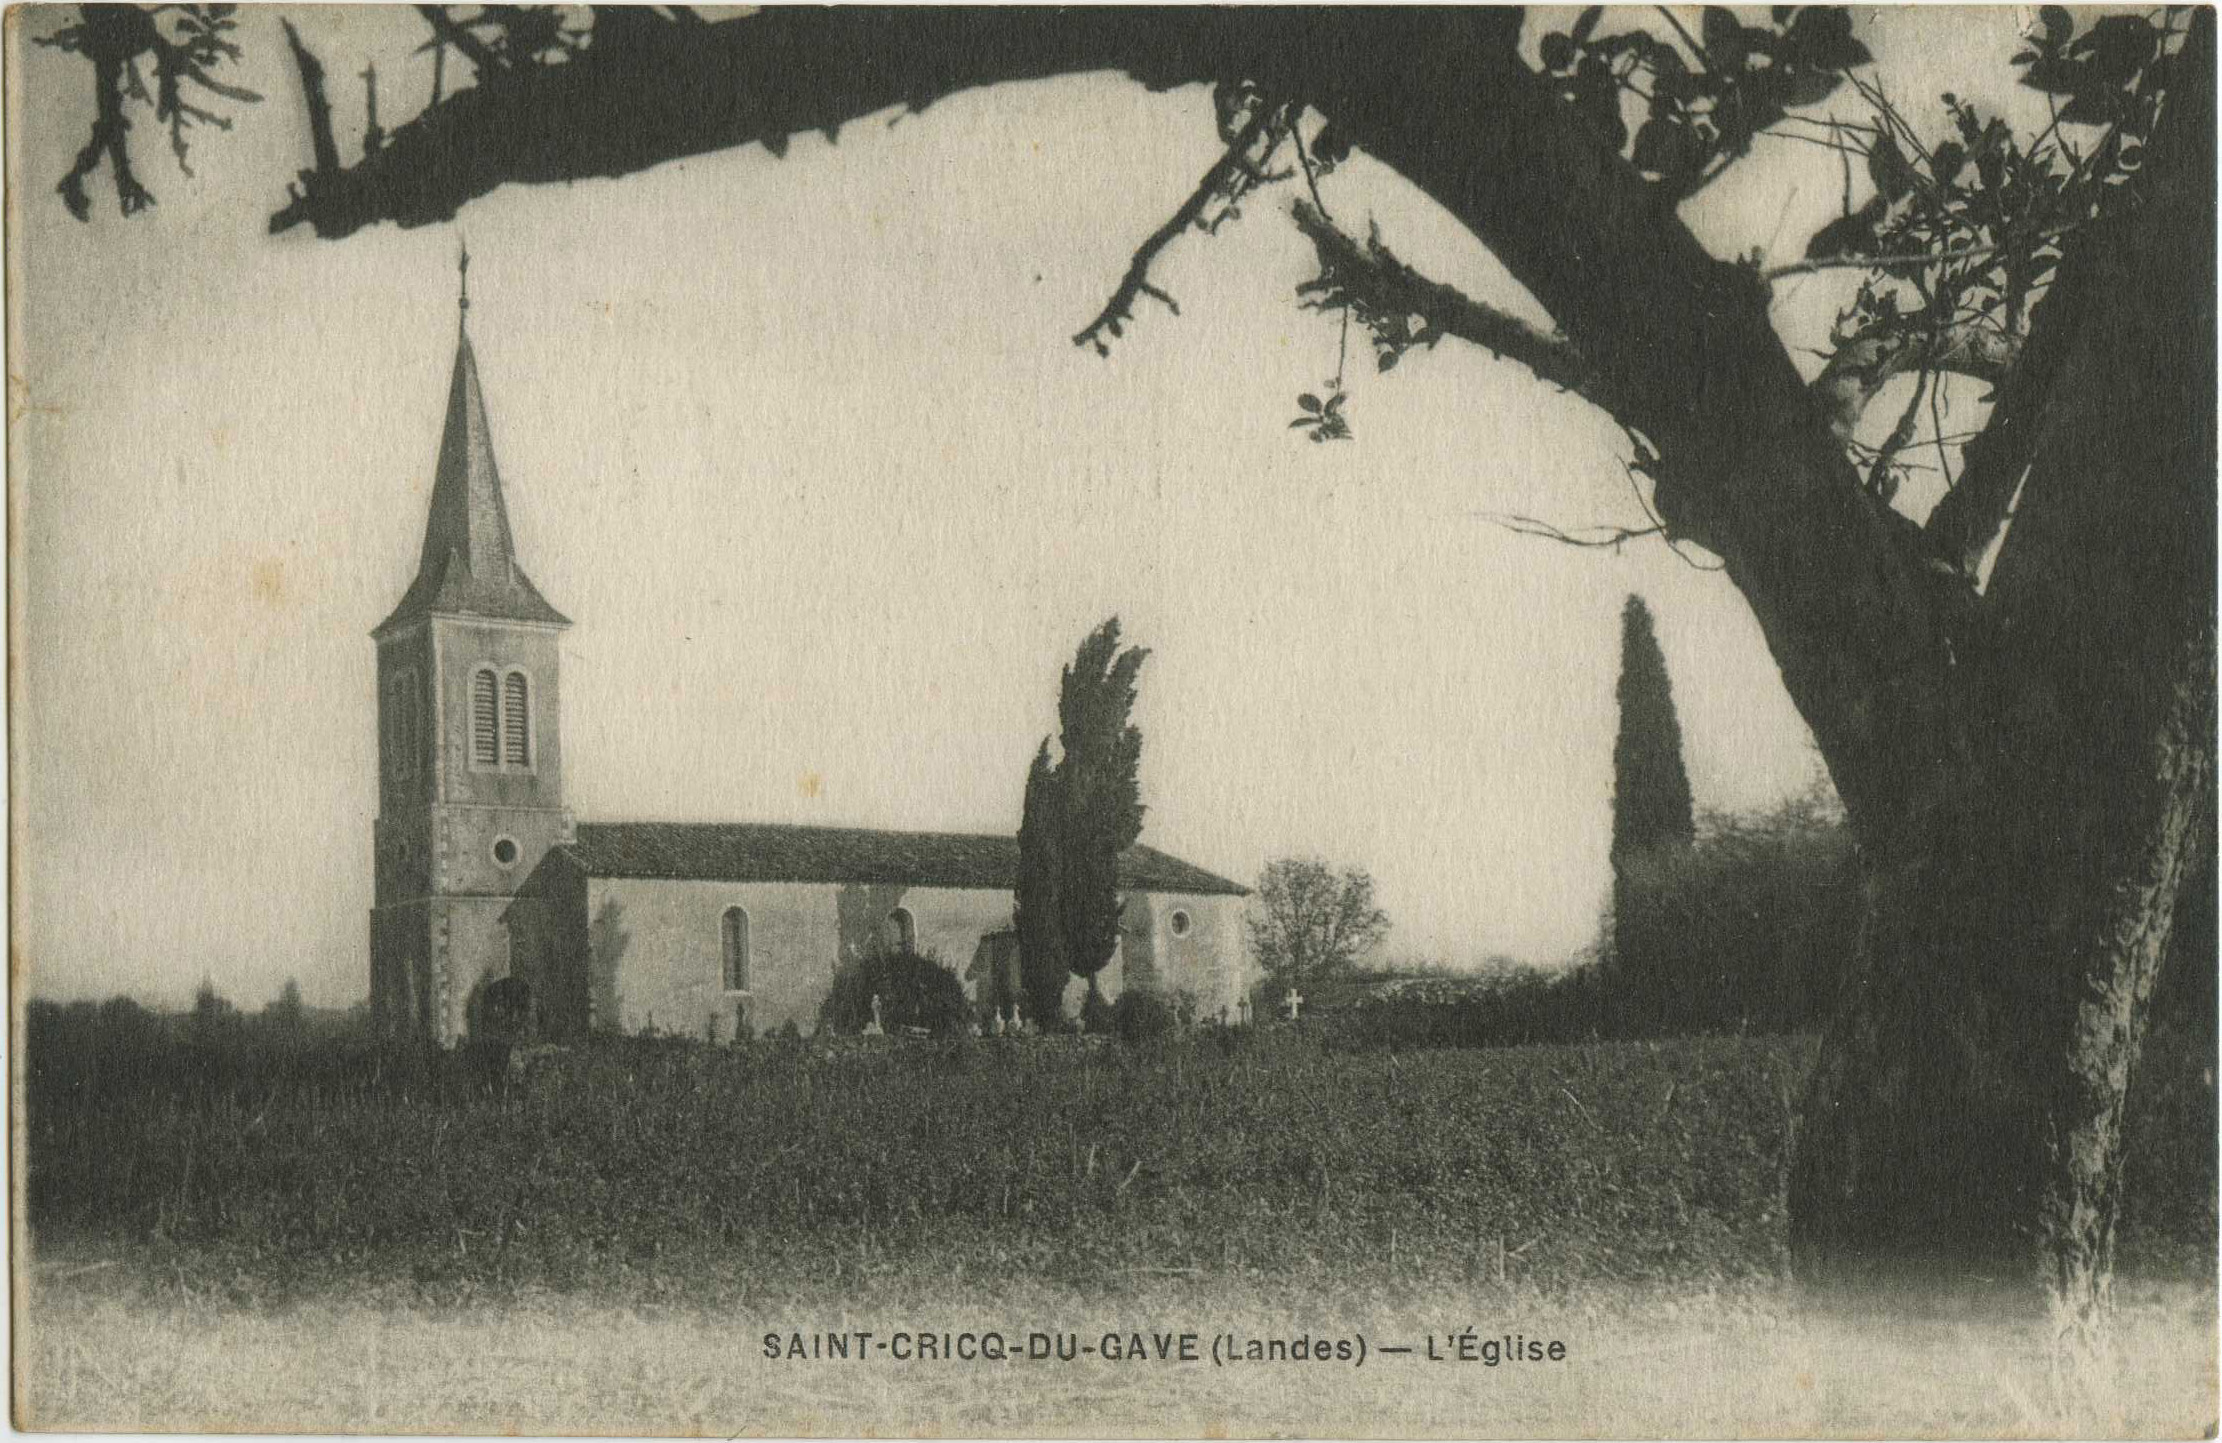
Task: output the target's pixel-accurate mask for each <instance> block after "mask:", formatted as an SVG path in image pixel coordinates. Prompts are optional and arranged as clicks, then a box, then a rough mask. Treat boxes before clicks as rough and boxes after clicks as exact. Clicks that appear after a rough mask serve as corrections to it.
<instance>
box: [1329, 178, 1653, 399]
mask: <svg viewBox="0 0 2222 1443" xmlns="http://www.w3.org/2000/svg"><path fill="white" fill-rule="evenodd" d="M1292 212H1293V214H1294V215H1295V218H1296V228H1297V229H1298V230H1300V231H1302V232H1303V233H1304V236H1305V238H1306V239H1308V240H1310V241H1311V243H1312V248H1313V249H1314V250H1315V251H1316V252H1317V253H1318V256H1319V275H1318V276H1317V277H1316V278H1314V279H1313V280H1310V281H1306V282H1305V283H1304V284H1303V285H1302V286H1300V287H1299V288H1298V292H1299V294H1301V295H1303V296H1304V297H1305V298H1306V301H1307V303H1308V304H1310V305H1312V306H1314V307H1316V308H1318V309H1321V310H1330V309H1333V308H1334V307H1336V306H1342V305H1347V306H1349V307H1350V308H1351V309H1352V310H1354V311H1356V312H1357V315H1358V319H1359V320H1361V321H1362V322H1364V323H1365V324H1366V326H1367V327H1368V329H1370V330H1371V331H1372V332H1373V334H1374V340H1375V344H1376V345H1377V346H1379V347H1381V348H1382V353H1383V355H1384V357H1389V356H1396V355H1401V354H1402V353H1403V352H1404V351H1405V350H1407V349H1409V348H1411V347H1414V346H1425V347H1432V346H1433V345H1435V343H1436V342H1438V341H1440V340H1441V339H1442V338H1443V337H1445V336H1456V337H1457V338H1458V339H1460V340H1462V341H1468V342H1471V343H1472V344H1474V345H1477V346H1480V347H1482V348H1483V349H1485V350H1487V351H1489V352H1490V353H1492V354H1493V355H1497V356H1501V357H1503V358H1504V359H1506V360H1510V361H1517V362H1519V363H1520V364H1521V365H1523V366H1525V367H1527V368H1528V369H1529V370H1530V371H1533V372H1534V373H1535V374H1536V376H1537V377H1538V378H1540V379H1542V380H1544V381H1548V382H1549V383H1551V384H1552V385H1554V386H1557V387H1559V388H1560V389H1561V390H1566V391H1573V392H1575V393H1577V394H1579V395H1581V396H1583V397H1585V398H1586V399H1588V400H1590V401H1593V402H1595V403H1596V404H1598V405H1599V406H1603V407H1604V408H1605V409H1606V410H1608V411H1609V410H1611V409H1612V406H1611V402H1610V400H1609V398H1608V397H1607V396H1606V394H1605V393H1604V391H1603V388H1602V387H1601V386H1600V385H1599V383H1598V379H1597V375H1596V371H1595V368H1594V367H1592V366H1591V365H1590V364H1589V362H1588V361H1586V360H1585V359H1583V357H1582V354H1581V352H1579V351H1577V350H1575V349H1574V347H1573V345H1572V344H1571V343H1569V342H1568V341H1567V339H1566V338H1565V337H1564V336H1560V335H1556V334H1553V333H1551V332H1548V331H1544V330H1542V329H1540V328H1538V327H1536V326H1532V325H1530V324H1529V323H1528V322H1526V321H1523V320H1521V319H1520V318H1519V317H1518V316H1515V315H1513V314H1512V313H1511V312H1509V311H1503V310H1499V309H1498V308H1497V307H1495V306H1492V305H1488V304H1486V303H1484V302H1481V301H1477V300H1475V299H1474V298H1473V297H1471V296H1469V295H1467V294H1465V293H1464V292H1463V291H1460V290H1458V289H1457V288H1456V287H1454V286H1448V285H1444V284H1443V283H1442V282H1440V281H1434V280H1430V279H1428V278H1427V277H1426V276H1423V275H1421V274H1420V273H1419V272H1418V271H1416V270H1414V269H1412V268H1411V267H1410V266H1408V265H1406V264H1405V263H1404V262H1403V261H1402V260H1401V259H1399V258H1398V256H1397V255H1396V253H1395V252H1393V251H1391V250H1390V249H1389V247H1388V246H1387V245H1386V244H1384V243H1383V242H1382V239H1381V232H1380V229H1379V228H1378V227H1375V228H1373V229H1372V230H1371V231H1370V232H1369V233H1368V235H1367V237H1366V240H1365V242H1364V243H1363V244H1362V245H1361V244H1360V243H1359V241H1358V240H1357V239H1356V238H1355V237H1353V236H1351V235H1349V234H1348V233H1347V232H1345V231H1344V230H1343V229H1342V228H1341V227H1339V226H1337V225H1335V224H1334V223H1333V222H1332V221H1330V220H1329V219H1328V218H1327V217H1326V215H1325V214H1323V213H1322V212H1321V211H1320V209H1319V208H1318V207H1317V206H1315V205H1313V204H1312V203H1310V202H1309V201H1302V200H1300V201H1298V202H1296V204H1295V206H1294V207H1292ZM1415 322H1416V323H1417V324H1416V325H1415V324H1414V323H1415ZM1389 364H1394V363H1393V362H1389Z"/></svg>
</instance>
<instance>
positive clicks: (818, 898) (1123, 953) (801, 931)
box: [511, 862, 1249, 1042]
mask: <svg viewBox="0 0 2222 1443" xmlns="http://www.w3.org/2000/svg"><path fill="white" fill-rule="evenodd" d="M554 870H555V866H554V864H553V863H552V862H551V866H550V867H549V868H544V869H543V871H544V872H553V871H554ZM528 890H530V891H535V892H538V891H541V890H542V887H541V885H540V883H539V882H538V881H537V880H536V882H535V884H534V886H533V887H532V888H529V889H528ZM531 900H532V910H530V911H528V910H527V908H526V907H525V906H524V905H523V904H522V903H521V904H520V906H519V907H518V908H517V909H515V911H514V913H513V916H512V919H511V926H512V928H513V929H514V931H515V933H516V935H517V937H518V939H519V941H518V943H517V945H518V947H519V948H520V949H521V950H520V951H519V954H518V955H519V956H520V957H521V958H533V959H537V958H539V957H540V956H541V955H543V953H544V952H545V953H546V954H547V955H550V956H554V957H559V958H561V959H564V960H563V961H562V963H561V971H562V973H563V975H562V976H561V977H560V978H559V977H557V976H555V975H553V973H552V972H550V971H548V970H545V969H543V967H542V964H540V963H538V962H537V961H535V962H533V963H532V965H533V967H534V969H535V972H536V974H537V975H539V976H541V977H542V979H543V980H541V981H539V982H536V983H535V992H536V994H537V995H538V996H539V997H540V998H541V999H542V1001H541V1007H542V1026H543V1029H544V1031H546V1032H548V1033H549V1034H550V1035H557V1036H560V1035H562V1034H563V1027H562V1025H561V1024H560V1023H559V1022H558V1018H560V1017H566V1016H568V1015H569V1014H568V1013H567V1012H566V1011H565V1007H566V1006H567V1004H566V1002H565V1001H564V999H565V998H567V997H568V996H570V995H571V993H572V992H573V991H576V992H578V993H581V994H583V995H585V996H586V997H588V998H589V999H590V1000H589V1001H588V1002H587V1004H586V1006H585V1008H584V1010H585V1012H586V1013H587V1014H588V1015H589V1016H590V1017H591V1026H592V1028H593V1030H596V1031H614V1032H624V1033H642V1032H649V1031H655V1032H661V1033H668V1034H676V1035H679V1036H686V1037H699V1038H705V1039H708V1040H712V1041H718V1042H725V1041H729V1040H731V1038H732V1036H733V1032H734V1028H735V1025H736V1021H737V1016H738V1014H739V1012H740V1011H741V1009H742V1007H743V1006H744V1005H745V1009H746V1016H747V1019H748V1022H749V1024H750V1025H752V1026H753V1027H755V1028H756V1029H757V1031H758V1032H759V1033H763V1032H769V1031H772V1030H774V1029H776V1028H778V1027H780V1026H782V1025H783V1024H785V1023H787V1022H789V1021H792V1022H793V1023H795V1025H796V1026H797V1027H799V1028H801V1029H802V1030H803V1031H804V1032H805V1033H808V1032H810V1031H812V1030H813V1029H814V1028H815V1027H816V1025H817V1018H818V1008H819V1006H820V1004H821V1003H823V1002H824V1001H825V997H826V994H827V992H828V991H829V990H830V989H831V987H832V985H833V977H834V973H835V971H836V970H837V969H838V968H839V967H840V966H841V965H842V964H843V963H844V962H846V961H848V960H850V959H852V958H854V957H856V956H858V955H860V954H862V953H863V952H864V951H865V950H867V949H868V948H870V947H871V945H872V943H873V941H874V940H875V938H877V937H881V936H887V935H891V933H889V932H883V931H882V929H883V927H885V926H886V925H887V923H888V918H889V914H890V913H892V912H893V911H894V910H895V909H896V908H898V907H900V908H902V909H903V910H905V911H907V912H908V913H910V915H911V918H912V920H913V923H914V926H915V935H916V939H917V945H918V948H919V950H920V951H922V952H925V953H928V954H930V955H933V956H937V957H939V958H940V959H941V961H942V962H943V963H945V964H947V965H948V966H949V967H950V969H951V970H952V971H954V972H955V973H956V974H957V975H958V977H959V978H961V979H962V980H963V981H964V983H965V991H966V992H967V993H968V994H969V995H971V996H972V997H974V998H975V999H978V998H979V997H981V996H982V995H983V993H982V990H981V989H982V988H983V986H985V985H986V984H987V980H988V978H987V972H986V961H987V955H988V954H987V948H986V945H985V939H986V938H988V937H989V936H992V935H993V934H995V933H998V932H1002V931H1004V930H1006V929H1007V928H1008V927H1009V926H1010V921H1011V894H1010V893H1008V892H1003V891H992V890H972V889H962V888H944V887H902V886H897V885H888V884H864V883H858V884H850V885H836V884H831V883H806V882H700V881H672V880H663V879H649V878H615V877H596V878H588V879H586V880H585V882H584V886H583V888H580V889H579V890H578V891H577V892H576V893H575V894H573V893H569V892H566V891H565V890H564V889H563V886H562V884H561V882H560V879H556V880H555V881H553V882H551V884H550V885H549V886H548V887H547V888H546V896H545V898H544V899H541V898H534V899H531ZM735 906H738V907H741V908H743V909H745V910H746V911H747V913H748V930H749V976H748V982H749V987H748V992H747V994H746V995H745V996H742V995H736V994H734V993H730V992H727V991H726V990H725V975H724V969H725V958H724V944H723V926H724V916H725V911H726V909H727V908H729V907H735ZM1241 910H1242V901H1241V899H1240V898H1235V897H1222V896H1193V897H1192V896H1181V895H1175V894H1167V893H1137V894H1133V895H1132V896H1130V897H1129V899H1128V906H1127V913H1126V917H1125V931H1124V934H1123V937H1122V941H1121V945H1120V952H1119V954H1118V955H1115V956H1114V957H1113V958H1112V960H1111V962H1110V964H1109V965H1108V966H1106V967H1105V968H1104V969H1103V971H1102V972H1101V973H1099V974H1098V976H1097V985H1098V987H1099V988H1100V989H1101V990H1102V992H1103V994H1104V995H1105V996H1106V997H1107V998H1111V999H1116V998H1117V997H1118V995H1119V992H1120V990H1121V989H1122V987H1123V986H1124V985H1125V984H1126V982H1127V980H1128V978H1129V976H1135V977H1141V978H1146V979H1147V980H1146V981H1145V982H1143V983H1142V984H1141V985H1147V986H1152V987H1155V988H1157V989H1158V990H1161V991H1172V990H1175V989H1185V990H1187V991H1188V992H1190V993H1191V994H1193V995H1194V996H1195V998H1196V1000H1197V1003H1198V1005H1199V1007H1200V1008H1201V1009H1202V1011H1203V1014H1204V1015H1206V1016H1217V1015H1219V1013H1220V1011H1221V1010H1222V1009H1224V1010H1225V1011H1226V1012H1227V1015H1228V1016H1230V1017H1231V1016H1233V1015H1234V1007H1235V1003H1236V1000H1237V999H1239V998H1240V996H1241V995H1242V991H1243V989H1244V987H1245V986H1246V985H1247V983H1248V980H1249V977H1248V971H1247V958H1246V956H1245V954H1244V952H1243V949H1242V928H1241ZM1175 913H1185V914H1186V916H1187V919H1188V920H1187V927H1186V930H1185V932H1180V933H1176V931H1175V930H1174V922H1173V918H1174V914H1175ZM1145 952H1146V953H1147V954H1148V955H1147V958H1146V965H1145V958H1144V953H1145ZM526 965H527V964H526V963H525V962H523V961H520V962H519V963H518V968H519V975H524V968H525V967H526ZM528 980H529V979H528ZM1085 992H1086V983H1084V982H1083V981H1081V980H1080V979H1078V978H1075V979H1073V982H1072V986H1071V988H1070V989H1069V990H1068V994H1067V998H1066V1007H1067V1011H1068V1012H1070V1011H1077V1010H1078V1008H1079V1005H1080V999H1081V998H1082V997H1083V996H1084V995H1085Z"/></svg>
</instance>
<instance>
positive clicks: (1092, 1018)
mask: <svg viewBox="0 0 2222 1443" xmlns="http://www.w3.org/2000/svg"><path fill="white" fill-rule="evenodd" d="M1121 995H1122V996H1123V995H1124V994H1121ZM1117 1025H1118V1018H1117V1016H1116V1014H1115V1009H1114V1008H1113V1007H1112V1006H1111V1004H1110V1003H1109V1002H1106V1001H1105V1000H1104V998H1103V994H1102V993H1101V992H1098V991H1096V984H1095V980H1094V979H1093V978H1090V979H1089V982H1088V992H1087V995H1086V996H1084V997H1082V998H1081V999H1080V1026H1081V1028H1082V1030H1083V1031H1087V1032H1095V1033H1105V1032H1109V1031H1111V1029H1112V1028H1114V1027H1116V1026H1117Z"/></svg>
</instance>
